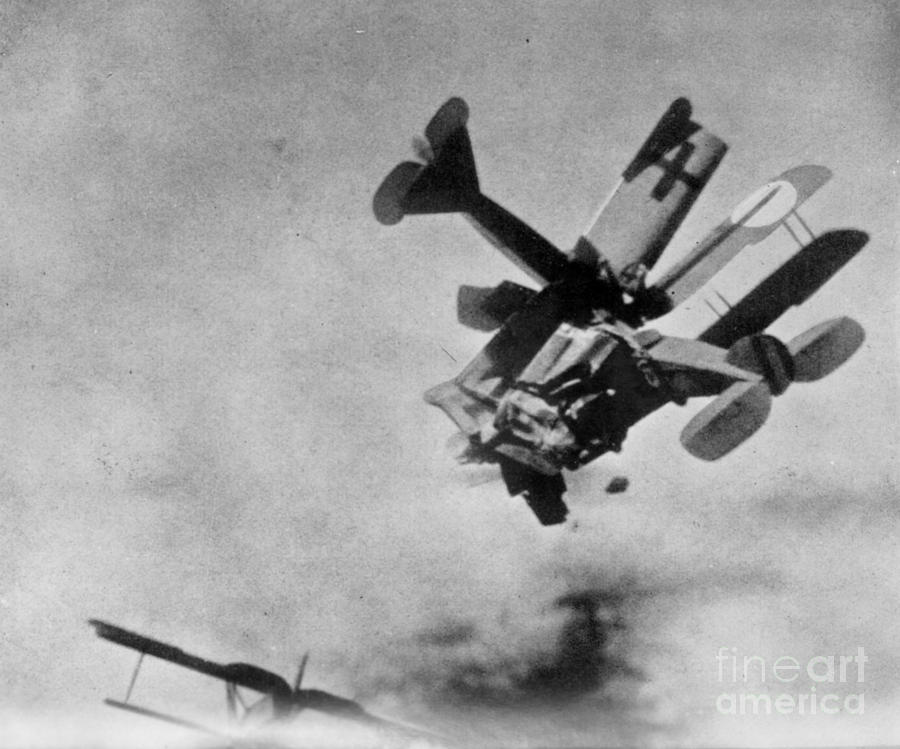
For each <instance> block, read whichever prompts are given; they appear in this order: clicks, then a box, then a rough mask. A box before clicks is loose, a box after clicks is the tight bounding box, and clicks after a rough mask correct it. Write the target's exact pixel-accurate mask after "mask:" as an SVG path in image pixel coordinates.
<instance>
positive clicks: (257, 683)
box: [89, 619, 291, 694]
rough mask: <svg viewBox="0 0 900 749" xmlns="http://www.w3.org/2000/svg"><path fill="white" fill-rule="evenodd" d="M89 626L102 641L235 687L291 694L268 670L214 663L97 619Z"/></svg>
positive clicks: (283, 682) (267, 692)
mask: <svg viewBox="0 0 900 749" xmlns="http://www.w3.org/2000/svg"><path fill="white" fill-rule="evenodd" d="M89 624H90V625H91V626H92V627H93V628H94V629H95V630H96V632H97V635H98V636H99V637H102V638H103V639H104V640H109V641H110V642H114V643H116V644H117V645H123V646H124V647H126V648H131V649H132V650H137V651H138V652H140V653H145V654H147V655H152V656H153V657H155V658H160V659H162V660H164V661H169V662H170V663H175V664H176V665H179V666H183V667H184V668H189V669H191V670H192V671H198V672H199V673H201V674H206V675H207V676H212V677H214V678H216V679H221V680H222V681H226V682H229V683H231V684H236V685H237V686H239V687H246V688H247V689H252V690H254V691H256V692H261V693H263V694H289V693H290V691H291V688H290V687H289V686H288V683H287V682H286V681H285V680H284V679H282V678H281V677H280V676H279V675H278V674H273V673H272V672H271V671H266V670H265V669H262V668H259V667H257V666H251V665H249V664H246V663H230V664H221V663H214V662H213V661H207V660H204V659H203V658H198V657H197V656H195V655H190V654H188V653H185V652H184V651H183V650H182V649H181V648H176V647H174V646H172V645H167V644H166V643H164V642H160V641H159V640H153V639H151V638H149V637H144V636H143V635H139V634H136V633H134V632H130V631H129V630H127V629H122V628H121V627H117V626H115V625H114V624H108V623H107V622H104V621H100V620H99V619H91V620H90V621H89Z"/></svg>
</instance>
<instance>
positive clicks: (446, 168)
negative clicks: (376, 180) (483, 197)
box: [372, 97, 479, 224]
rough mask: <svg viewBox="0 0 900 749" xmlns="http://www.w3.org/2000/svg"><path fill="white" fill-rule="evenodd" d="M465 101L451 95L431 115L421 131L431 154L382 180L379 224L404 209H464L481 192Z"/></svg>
mask: <svg viewBox="0 0 900 749" xmlns="http://www.w3.org/2000/svg"><path fill="white" fill-rule="evenodd" d="M468 119H469V107H468V106H467V105H466V103H465V102H464V101H463V100H462V99H460V98H458V97H454V98H452V99H449V100H448V101H447V102H446V103H445V104H444V105H443V106H442V107H441V108H440V109H439V110H438V111H437V113H436V114H435V115H434V117H432V118H431V121H430V122H429V123H428V125H427V126H426V128H425V137H426V138H427V139H428V145H429V146H430V148H431V154H432V155H433V156H432V158H430V159H429V162H428V163H427V164H425V165H423V164H417V163H416V162H413V161H404V162H403V163H401V164H399V165H398V166H397V167H396V168H395V169H394V170H393V171H392V172H391V173H390V174H389V175H388V176H387V178H386V179H385V180H384V182H382V183H381V186H380V187H379V188H378V191H377V192H376V193H375V199H374V200H373V203H372V207H373V209H374V211H375V217H376V218H377V219H378V220H379V221H380V222H381V223H382V224H396V223H397V222H398V221H400V219H401V218H403V216H405V215H406V214H408V213H455V212H468V211H469V210H470V209H471V205H472V203H473V200H474V199H475V198H476V197H477V196H478V194H479V188H478V174H477V172H476V171H475V157H474V156H473V154H472V142H471V140H470V139H469V131H468V130H467V129H466V123H467V122H468Z"/></svg>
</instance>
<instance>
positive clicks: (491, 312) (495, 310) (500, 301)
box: [456, 281, 537, 332]
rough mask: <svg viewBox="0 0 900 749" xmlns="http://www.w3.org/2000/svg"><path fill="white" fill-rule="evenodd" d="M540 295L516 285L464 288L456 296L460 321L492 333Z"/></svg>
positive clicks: (457, 314) (508, 283) (508, 282)
mask: <svg viewBox="0 0 900 749" xmlns="http://www.w3.org/2000/svg"><path fill="white" fill-rule="evenodd" d="M536 293H537V292H536V291H534V290H533V289H529V288H528V287H526V286H520V285H519V284H517V283H513V282H512V281H504V282H503V283H501V284H499V285H498V286H497V287H495V288H493V289H491V288H483V287H479V286H460V287H459V292H458V293H457V295H456V317H457V319H458V320H459V321H460V322H461V323H462V324H463V325H465V326H467V327H469V328H473V329H474V330H483V331H485V332H489V331H492V330H496V329H497V328H499V327H500V326H501V325H503V323H504V322H505V321H506V319H507V318H508V317H509V316H510V315H513V314H515V313H516V312H519V311H520V310H522V309H523V308H524V307H525V306H526V305H527V304H528V302H530V301H531V300H532V298H534V295H535V294H536Z"/></svg>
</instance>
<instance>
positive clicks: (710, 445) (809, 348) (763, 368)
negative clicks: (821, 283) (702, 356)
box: [681, 317, 865, 460]
mask: <svg viewBox="0 0 900 749" xmlns="http://www.w3.org/2000/svg"><path fill="white" fill-rule="evenodd" d="M864 340H865V331H863V328H862V326H861V325H860V324H859V323H858V322H856V321H855V320H853V319H851V318H849V317H838V318H834V319H832V320H826V321H825V322H822V323H819V324H818V325H815V326H813V327H812V328H810V329H809V330H807V331H805V332H803V333H801V334H800V335H798V336H796V337H795V338H792V339H791V340H790V341H788V343H787V344H786V345H785V344H783V343H781V342H780V341H778V340H777V339H776V338H773V337H772V336H769V335H764V334H763V335H751V336H747V337H745V338H741V339H739V340H738V341H736V342H735V343H734V344H733V345H732V346H731V347H730V348H729V350H728V355H727V361H728V363H729V364H734V365H736V366H739V367H742V368H744V369H746V370H748V371H750V372H755V373H757V374H759V375H762V378H763V379H762V380H761V381H756V382H754V381H738V382H735V383H733V384H732V385H731V386H730V387H728V388H726V389H725V390H724V391H723V392H722V393H720V394H719V395H718V396H717V397H716V398H715V399H714V400H713V401H712V402H711V403H709V404H707V405H706V406H705V407H704V408H703V409H701V410H700V411H699V412H698V413H697V414H696V415H695V416H694V418H692V419H691V420H690V422H688V424H687V426H685V428H684V429H683V430H682V432H681V444H682V445H684V447H685V449H686V450H687V451H688V452H689V453H691V455H694V456H695V457H697V458H701V459H703V460H717V459H718V458H721V457H722V456H723V455H726V454H727V453H729V452H731V451H732V450H733V449H734V448H735V447H737V446H738V445H740V444H741V443H742V442H744V441H745V440H747V439H748V438H749V437H751V436H752V435H753V434H754V433H755V432H756V431H757V430H758V429H759V428H760V427H761V426H762V425H763V424H764V423H765V421H766V418H767V417H768V415H769V410H770V409H771V403H772V396H773V395H781V394H782V393H784V391H785V390H787V388H788V386H789V385H790V384H791V383H792V382H814V381H815V380H819V379H821V378H822V377H825V376H826V375H828V374H831V372H833V371H834V370H835V369H837V368H838V367H839V366H840V365H841V364H843V363H844V362H845V361H847V360H848V359H849V358H850V357H851V356H853V354H854V353H855V352H856V350H857V349H858V348H859V347H860V346H861V345H862V343H863V341H864Z"/></svg>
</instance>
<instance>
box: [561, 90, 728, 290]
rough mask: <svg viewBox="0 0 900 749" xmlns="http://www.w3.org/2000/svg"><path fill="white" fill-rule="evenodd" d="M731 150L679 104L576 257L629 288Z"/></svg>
mask: <svg viewBox="0 0 900 749" xmlns="http://www.w3.org/2000/svg"><path fill="white" fill-rule="evenodd" d="M726 150H727V146H726V145H725V143H724V142H722V141H721V140H720V139H719V138H717V137H716V136H715V135H712V134H711V133H709V132H708V131H706V130H704V129H703V128H702V127H701V126H700V125H699V124H698V123H696V122H694V121H693V120H692V119H691V104H690V102H689V101H688V100H687V99H677V100H676V101H674V102H673V103H672V105H671V106H670V107H669V109H668V110H667V111H666V113H665V114H664V115H663V116H662V118H661V119H660V121H659V122H658V123H657V125H656V128H655V129H654V130H653V132H652V133H651V134H650V137H649V138H648V139H647V141H646V142H645V143H644V145H643V146H642V147H641V149H640V150H639V151H638V153H637V155H636V156H635V157H634V159H633V160H632V162H631V163H630V164H629V165H628V167H627V168H626V169H625V171H624V172H623V173H622V178H621V180H620V181H619V184H618V185H617V187H616V189H615V191H614V192H613V194H612V195H611V197H610V198H609V200H608V201H607V202H606V204H605V205H604V206H603V207H602V208H601V209H600V213H599V215H598V216H597V218H596V219H595V220H594V223H593V225H592V226H591V228H590V229H588V231H587V233H586V234H585V235H584V236H583V237H581V239H579V240H578V244H577V245H576V247H575V251H574V256H575V258H576V259H578V260H581V261H582V262H590V263H594V262H603V261H605V262H606V263H607V264H608V265H609V268H610V270H611V271H612V273H613V274H614V275H615V276H616V277H617V278H618V279H619V280H620V281H621V282H623V285H624V286H625V287H626V288H628V287H629V286H631V285H633V284H632V283H630V281H631V280H632V279H633V278H635V277H638V278H639V277H640V276H641V275H642V274H643V272H645V271H646V270H647V269H648V268H651V267H652V266H653V264H654V263H655V262H656V260H657V258H659V255H660V253H661V252H662V251H663V249H664V248H665V246H666V244H668V242H669V240H670V239H671V238H672V235H673V234H674V233H675V230H676V229H677V228H678V226H679V225H680V224H681V222H682V220H683V219H684V217H685V215H687V212H688V210H690V207H691V206H692V205H693V203H694V201H695V200H696V199H697V196H698V195H699V194H700V191H701V190H702V189H703V186H704V185H705V184H706V183H707V181H708V180H709V178H710V177H711V176H712V173H713V172H714V171H715V169H716V167H717V166H718V165H719V162H720V161H721V160H722V157H723V156H724V155H725V151H726Z"/></svg>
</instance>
